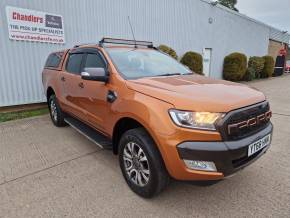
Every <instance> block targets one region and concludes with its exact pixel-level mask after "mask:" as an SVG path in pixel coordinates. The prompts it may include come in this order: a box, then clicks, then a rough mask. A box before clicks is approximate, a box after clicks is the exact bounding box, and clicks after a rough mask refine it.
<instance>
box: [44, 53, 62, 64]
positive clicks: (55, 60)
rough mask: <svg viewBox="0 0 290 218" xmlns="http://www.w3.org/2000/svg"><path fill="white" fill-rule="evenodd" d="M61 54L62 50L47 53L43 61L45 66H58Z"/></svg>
mask: <svg viewBox="0 0 290 218" xmlns="http://www.w3.org/2000/svg"><path fill="white" fill-rule="evenodd" d="M62 56H63V52H58V53H53V54H51V55H49V56H48V58H47V61H46V63H45V67H52V68H58V66H59V64H60V62H61V59H62Z"/></svg>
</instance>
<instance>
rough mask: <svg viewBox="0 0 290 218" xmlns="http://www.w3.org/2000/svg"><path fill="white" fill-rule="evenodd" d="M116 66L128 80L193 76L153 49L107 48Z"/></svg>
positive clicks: (180, 65)
mask: <svg viewBox="0 0 290 218" xmlns="http://www.w3.org/2000/svg"><path fill="white" fill-rule="evenodd" d="M106 50H107V52H108V53H109V55H110V57H111V59H112V61H113V63H114V65H115V66H116V67H117V69H118V71H119V72H120V73H121V74H122V75H123V76H125V77H126V79H136V78H142V77H155V76H171V75H179V74H180V75H185V74H192V72H191V71H190V70H189V69H187V68H186V67H184V66H183V65H182V64H180V63H179V62H177V61H176V60H175V59H173V58H171V57H169V56H168V55H166V54H163V53H161V52H159V51H156V50H153V49H134V48H107V49H106Z"/></svg>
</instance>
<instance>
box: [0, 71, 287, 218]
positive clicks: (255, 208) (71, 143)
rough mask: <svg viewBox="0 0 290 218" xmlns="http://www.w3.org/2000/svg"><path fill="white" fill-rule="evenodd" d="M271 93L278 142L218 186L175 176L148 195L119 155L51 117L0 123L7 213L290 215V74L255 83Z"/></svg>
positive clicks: (0, 206)
mask: <svg viewBox="0 0 290 218" xmlns="http://www.w3.org/2000/svg"><path fill="white" fill-rule="evenodd" d="M249 85H251V86H253V87H256V88H258V89H260V90H262V91H263V92H264V93H265V94H266V95H267V97H268V99H269V101H270V103H271V106H272V110H273V112H274V114H273V123H274V127H275V131H274V136H273V142H272V147H271V148H270V149H269V151H268V153H267V154H266V155H264V156H263V157H262V158H261V159H260V160H258V161H257V162H255V163H254V164H253V165H251V166H249V167H248V168H246V169H244V170H243V171H241V172H239V173H238V174H237V175H235V176H234V177H232V178H229V179H226V180H224V181H221V182H219V183H217V184H214V185H211V186H201V185H199V184H196V183H184V182H176V181H173V182H171V184H170V185H169V187H168V188H167V189H166V190H165V192H163V193H162V194H161V195H159V196H158V197H156V198H154V199H151V200H145V199H142V198H140V197H138V196H136V195H135V194H134V193H133V192H131V191H130V189H129V188H128V187H127V185H126V183H125V181H124V179H123V177H122V175H121V172H120V169H119V165H118V159H117V157H115V156H113V155H112V154H111V152H110V151H106V150H101V149H99V148H98V147H96V146H95V145H94V144H92V143H91V142H90V141H88V140H87V139H86V138H85V137H83V136H81V135H79V134H78V133H77V132H76V131H74V130H73V129H72V128H69V127H66V128H61V129H59V128H56V127H54V126H53V125H52V124H51V122H50V120H49V117H48V116H42V117H37V118H30V119H24V120H19V121H12V122H7V123H3V124H0V217H1V218H2V217H9V218H10V217H283V218H284V217H290V167H289V165H290V134H289V133H290V130H289V129H290V124H289V123H290V94H289V93H290V76H284V77H281V78H273V79H268V80H263V81H257V82H251V83H249Z"/></svg>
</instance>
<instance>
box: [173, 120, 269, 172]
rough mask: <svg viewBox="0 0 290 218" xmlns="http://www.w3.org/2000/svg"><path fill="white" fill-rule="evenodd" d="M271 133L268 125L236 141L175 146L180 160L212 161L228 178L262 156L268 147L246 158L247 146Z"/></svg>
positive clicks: (187, 143) (190, 143)
mask: <svg viewBox="0 0 290 218" xmlns="http://www.w3.org/2000/svg"><path fill="white" fill-rule="evenodd" d="M272 132H273V125H272V124H271V123H270V124H269V125H268V126H267V127H266V128H265V129H263V130H262V131H260V132H258V133H256V134H254V135H252V136H250V137H247V138H244V139H241V140H238V141H225V142H183V143H181V144H179V145H177V150H178V153H179V156H180V158H181V159H186V160H201V161H213V162H214V163H215V164H216V167H217V169H218V171H219V172H222V173H224V175H225V176H228V175H231V174H233V173H235V172H236V171H238V170H240V169H241V168H244V167H246V166H247V165H249V164H251V163H252V162H254V161H255V160H257V159H258V158H259V157H260V156H261V155H263V154H264V153H265V152H266V151H267V150H268V148H269V147H270V145H269V146H267V147H265V148H264V149H262V150H261V151H260V152H258V153H257V154H255V155H253V156H251V157H248V156H247V155H248V146H249V145H250V144H252V143H253V142H255V141H257V140H259V139H261V138H263V137H264V136H266V135H268V134H272Z"/></svg>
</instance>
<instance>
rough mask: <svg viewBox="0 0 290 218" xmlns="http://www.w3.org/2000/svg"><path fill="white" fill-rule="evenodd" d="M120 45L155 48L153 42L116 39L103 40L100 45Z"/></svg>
mask: <svg viewBox="0 0 290 218" xmlns="http://www.w3.org/2000/svg"><path fill="white" fill-rule="evenodd" d="M105 43H108V44H119V45H135V46H137V45H139V46H146V47H148V48H154V46H153V42H148V41H135V40H128V39H115V38H103V39H102V40H101V41H100V42H99V44H100V46H103V44H105Z"/></svg>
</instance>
